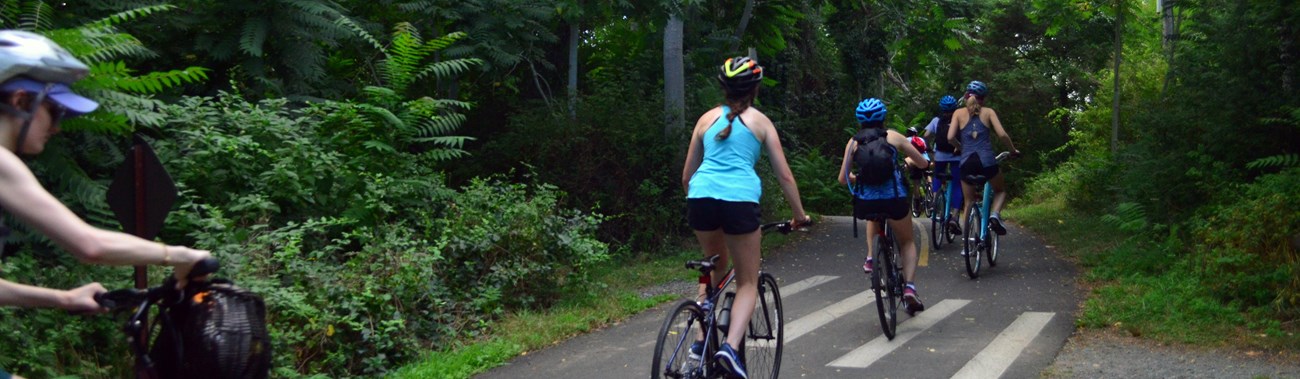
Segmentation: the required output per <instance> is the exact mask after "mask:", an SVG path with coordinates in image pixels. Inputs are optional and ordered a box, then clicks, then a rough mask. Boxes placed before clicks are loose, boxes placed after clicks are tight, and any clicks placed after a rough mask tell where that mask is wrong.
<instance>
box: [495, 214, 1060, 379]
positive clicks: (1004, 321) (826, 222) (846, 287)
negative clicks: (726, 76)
mask: <svg viewBox="0 0 1300 379" xmlns="http://www.w3.org/2000/svg"><path fill="white" fill-rule="evenodd" d="M913 221H914V224H915V226H916V228H915V229H914V230H915V232H916V236H917V237H918V240H921V238H920V237H922V236H924V237H925V238H924V239H925V241H918V243H919V244H921V250H922V252H923V253H922V260H923V261H925V262H924V263H925V265H924V266H923V267H920V268H918V270H917V286H918V290H919V292H920V295H921V299H922V300H923V301H924V302H925V304H926V307H927V309H926V311H925V312H921V313H918V314H917V315H916V317H912V318H909V317H907V316H906V315H905V314H903V313H902V312H900V313H899V317H900V322H899V325H898V336H897V337H896V338H895V339H894V340H893V341H889V340H886V339H885V338H884V336H883V333H882V332H881V330H880V324H879V319H878V318H877V316H876V309H875V304H874V303H872V302H873V301H874V300H875V298H874V296H871V295H870V292H869V291H867V280H866V275H864V274H863V273H862V268H861V265H862V258H863V256H864V255H865V254H866V242H865V239H863V238H857V239H854V238H853V231H852V220H851V219H850V218H847V217H826V218H824V219H823V221H822V222H821V223H820V224H817V225H815V226H813V227H812V229H811V230H810V231H809V232H808V238H806V239H803V240H801V241H798V242H796V243H792V244H789V245H787V246H785V247H783V248H782V249H779V250H777V251H772V252H768V253H767V257H766V258H764V262H763V270H764V271H766V272H770V273H772V274H773V275H775V276H776V278H777V281H778V283H779V284H780V287H781V292H782V301H783V303H784V306H785V313H786V315H785V323H786V325H785V328H786V343H785V352H784V356H783V357H782V363H781V375H780V376H781V377H783V378H803V377H806V378H862V377H867V376H870V377H873V378H967V377H968V378H995V377H1002V378H1037V377H1039V376H1040V373H1041V372H1042V371H1043V370H1044V369H1045V368H1047V367H1048V366H1049V365H1051V364H1052V361H1053V360H1054V358H1055V357H1056V355H1057V353H1058V352H1059V351H1060V350H1061V348H1062V346H1064V344H1065V341H1066V339H1067V338H1068V337H1069V336H1070V333H1071V332H1072V331H1073V330H1074V327H1073V325H1074V321H1075V314H1076V310H1077V308H1078V304H1079V301H1080V299H1082V296H1083V293H1082V292H1081V291H1080V290H1078V289H1077V288H1075V286H1074V283H1075V276H1076V272H1075V269H1074V267H1073V266H1072V265H1071V264H1069V263H1068V262H1066V261H1065V260H1063V259H1061V257H1060V256H1059V255H1057V253H1055V252H1053V251H1051V250H1049V249H1047V248H1046V247H1045V246H1044V243H1043V242H1042V241H1040V240H1039V239H1038V238H1036V237H1034V236H1033V235H1030V234H1027V233H1026V232H1025V231H1023V230H1022V229H1020V228H1018V227H1016V226H1015V225H1008V226H1009V228H1008V229H1009V233H1008V234H1007V235H1006V236H1003V237H1002V239H1001V240H1000V242H1001V244H1002V245H1001V251H1002V253H1001V256H1000V258H999V260H998V266H997V267H992V268H989V267H987V266H986V267H985V268H984V270H983V271H982V272H981V274H980V277H979V279H977V280H973V281H972V280H970V279H968V278H967V276H966V273H965V266H964V265H965V263H964V261H963V260H962V259H961V258H962V257H961V256H960V255H958V252H959V251H960V247H958V246H954V245H944V247H943V249H941V250H937V251H935V250H933V249H931V248H930V247H929V242H928V239H929V237H928V236H929V234H928V233H929V231H928V229H929V226H930V222H929V220H928V219H924V218H917V219H914V220H913ZM859 227H861V224H859ZM859 234H861V233H859ZM680 288H683V289H684V290H683V293H682V298H686V297H688V296H690V295H693V287H692V286H690V284H688V283H682V284H681V285H680ZM791 290H795V291H797V292H795V291H791ZM673 303H675V301H674V302H670V303H667V304H664V305H662V306H659V307H655V308H652V309H650V310H647V311H645V312H642V313H641V314H638V315H635V316H632V317H630V318H628V319H627V320H624V321H623V322H621V323H618V324H616V325H612V326H609V327H607V328H604V329H602V330H599V331H595V332H592V333H588V334H586V335H582V336H578V337H575V338H572V339H570V340H568V341H565V342H563V343H560V344H558V345H556V346H554V347H551V348H547V349H544V350H541V351H534V352H530V353H528V354H527V355H523V356H520V357H517V358H515V359H513V360H511V361H510V362H509V363H508V364H506V365H505V366H502V367H498V368H496V369H494V370H491V371H489V372H487V373H484V374H482V375H480V376H478V377H479V378H644V377H647V376H649V372H650V361H651V357H652V356H653V354H654V352H653V350H654V339H655V335H656V333H657V332H658V330H659V327H660V324H661V323H662V322H663V317H664V316H665V313H666V312H667V307H668V306H670V305H671V304H673Z"/></svg>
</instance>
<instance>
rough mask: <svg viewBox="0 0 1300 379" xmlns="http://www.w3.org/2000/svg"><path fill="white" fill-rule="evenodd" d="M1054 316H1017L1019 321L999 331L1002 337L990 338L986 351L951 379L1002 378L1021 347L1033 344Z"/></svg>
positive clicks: (1029, 313)
mask: <svg viewBox="0 0 1300 379" xmlns="http://www.w3.org/2000/svg"><path fill="white" fill-rule="evenodd" d="M1055 315H1056V313H1051V312H1025V313H1022V314H1020V317H1018V318H1016V321H1015V322H1012V323H1011V326H1008V327H1007V328H1006V329H1003V330H1002V333H1000V334H998V336H997V338H994V339H993V342H990V343H989V345H988V347H985V348H984V350H981V351H980V353H979V354H976V355H975V358H972V359H971V360H970V362H966V366H964V367H962V368H961V370H960V371H957V374H956V375H953V376H952V377H953V378H954V379H958V378H960V379H967V378H997V377H1000V376H1002V373H1003V372H1005V371H1006V370H1007V367H1010V366H1011V362H1014V361H1015V360H1016V357H1017V356H1020V352H1021V351H1022V350H1024V349H1025V346H1027V345H1029V342H1030V341H1033V340H1034V337H1035V336H1037V335H1038V333H1039V332H1042V331H1043V327H1045V326H1047V322H1048V321H1051V320H1052V316H1055Z"/></svg>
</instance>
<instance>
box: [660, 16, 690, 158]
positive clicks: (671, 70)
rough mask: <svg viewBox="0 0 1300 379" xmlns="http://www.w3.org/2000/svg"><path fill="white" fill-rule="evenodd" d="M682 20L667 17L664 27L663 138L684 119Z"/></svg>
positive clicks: (675, 17) (670, 134) (684, 90)
mask: <svg viewBox="0 0 1300 379" xmlns="http://www.w3.org/2000/svg"><path fill="white" fill-rule="evenodd" d="M683 29H684V26H683V25H682V18H681V16H680V15H678V14H676V13H672V14H670V15H668V24H667V25H665V26H664V136H665V137H671V136H672V135H673V133H675V132H677V129H680V128H681V127H682V125H683V123H684V120H685V119H686V82H685V76H686V69H685V67H684V66H683V65H682V33H683Z"/></svg>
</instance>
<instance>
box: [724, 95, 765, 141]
mask: <svg viewBox="0 0 1300 379" xmlns="http://www.w3.org/2000/svg"><path fill="white" fill-rule="evenodd" d="M732 95H733V94H731V93H728V94H727V107H728V108H731V112H730V113H727V127H726V128H723V129H722V131H721V132H718V135H716V136H714V137H713V138H714V139H716V140H719V141H721V140H725V139H727V137H731V124H732V123H734V122H735V121H736V118H737V117H740V114H741V113H745V110H746V109H749V106H750V105H751V104H753V103H754V96H756V95H758V86H754V89H753V90H750V91H748V92H745V93H743V94H739V95H738V96H732ZM740 123H742V124H743V123H745V122H744V121H741V122H740Z"/></svg>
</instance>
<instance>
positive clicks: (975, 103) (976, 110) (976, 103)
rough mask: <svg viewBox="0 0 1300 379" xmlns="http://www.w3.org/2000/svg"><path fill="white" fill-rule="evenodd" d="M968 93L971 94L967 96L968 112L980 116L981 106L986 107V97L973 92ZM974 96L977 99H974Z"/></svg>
mask: <svg viewBox="0 0 1300 379" xmlns="http://www.w3.org/2000/svg"><path fill="white" fill-rule="evenodd" d="M967 95H969V96H967V97H966V112H969V113H970V115H971V117H979V116H980V108H983V107H984V97H983V96H978V95H975V94H971V93H967ZM972 97H973V98H975V99H974V100H972V99H971V98H972Z"/></svg>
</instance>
